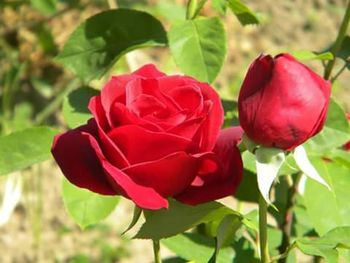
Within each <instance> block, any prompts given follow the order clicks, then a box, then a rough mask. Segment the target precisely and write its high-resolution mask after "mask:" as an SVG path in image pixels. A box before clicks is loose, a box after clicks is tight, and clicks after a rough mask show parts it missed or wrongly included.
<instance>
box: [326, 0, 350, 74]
mask: <svg viewBox="0 0 350 263" xmlns="http://www.w3.org/2000/svg"><path fill="white" fill-rule="evenodd" d="M349 22H350V0H349V2H348V6H347V8H346V11H345V14H344V18H343V21H342V23H341V25H340V28H339V31H338V36H337V38H336V40H335V43H334V45H333V47H332V49H331V52H332V54H333V56H334V58H333V59H332V60H330V61H328V63H327V65H326V68H325V71H324V78H325V79H330V77H331V73H332V70H333V67H334V64H335V60H336V55H337V53H338V51H339V49H340V48H341V45H342V43H343V40H344V38H345V36H346V32H347V30H348V26H349Z"/></svg>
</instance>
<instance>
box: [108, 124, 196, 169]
mask: <svg viewBox="0 0 350 263" xmlns="http://www.w3.org/2000/svg"><path fill="white" fill-rule="evenodd" d="M108 136H109V137H110V138H111V140H112V141H113V142H114V143H115V144H116V145H117V146H118V148H119V149H120V150H121V151H122V152H123V154H124V156H125V157H126V159H127V160H128V161H129V163H130V164H135V163H140V162H147V161H153V160H157V159H160V158H163V157H164V156H167V155H169V154H171V153H174V152H179V151H190V150H191V147H192V142H191V141H190V140H187V139H185V138H183V137H179V136H176V135H173V134H167V133H161V132H152V131H149V130H146V129H144V128H142V127H140V126H137V125H124V126H121V127H119V128H115V129H113V130H112V131H111V132H110V133H109V134H108Z"/></svg>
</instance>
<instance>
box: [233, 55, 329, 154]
mask: <svg viewBox="0 0 350 263" xmlns="http://www.w3.org/2000/svg"><path fill="white" fill-rule="evenodd" d="M329 99H330V82H329V81H326V80H324V79H323V78H322V77H320V76H319V75H317V74H316V73H315V72H313V71H312V70H311V69H309V68H308V67H306V66H305V65H303V64H301V63H300V62H298V61H297V60H296V59H295V58H293V57H292V56H291V55H289V54H280V55H277V56H275V57H274V58H272V57H271V56H270V55H266V56H265V55H261V56H260V57H258V58H257V59H256V60H255V61H254V62H253V63H252V65H251V66H250V68H249V70H248V73H247V75H246V77H245V79H244V82H243V85H242V88H241V90H240V94H239V98H238V107H239V121H240V125H241V126H242V128H243V130H244V131H245V133H246V135H247V136H248V137H249V138H250V139H251V140H253V141H254V142H255V143H257V144H261V145H264V146H267V147H276V148H281V149H283V150H292V149H294V148H295V147H297V146H298V145H300V144H302V143H303V142H305V141H306V140H307V139H309V138H310V137H312V136H314V135H316V134H317V133H318V132H319V131H320V130H321V129H322V127H323V125H324V122H325V120H326V114H327V110H328V104H329Z"/></svg>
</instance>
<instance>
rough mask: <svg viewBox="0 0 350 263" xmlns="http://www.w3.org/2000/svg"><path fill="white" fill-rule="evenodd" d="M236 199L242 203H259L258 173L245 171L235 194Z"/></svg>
mask: <svg viewBox="0 0 350 263" xmlns="http://www.w3.org/2000/svg"><path fill="white" fill-rule="evenodd" d="M246 152H247V151H246ZM243 163H244V159H243ZM254 165H255V164H254ZM235 198H237V199H238V200H240V201H246V202H254V203H257V202H258V201H259V190H258V180H257V178H256V173H253V172H250V171H248V170H246V169H244V171H243V178H242V181H241V183H240V184H239V187H238V189H237V192H236V193H235Z"/></svg>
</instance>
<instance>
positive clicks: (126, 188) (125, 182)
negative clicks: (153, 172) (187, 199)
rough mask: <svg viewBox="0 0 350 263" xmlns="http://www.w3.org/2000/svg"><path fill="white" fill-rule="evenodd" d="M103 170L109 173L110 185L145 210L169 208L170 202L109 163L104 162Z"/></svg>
mask: <svg viewBox="0 0 350 263" xmlns="http://www.w3.org/2000/svg"><path fill="white" fill-rule="evenodd" d="M102 165H103V168H104V169H105V170H106V172H108V174H109V178H110V183H111V184H112V185H113V186H114V188H115V189H120V191H121V192H122V193H123V195H124V196H126V197H127V198H129V199H131V200H132V201H133V202H135V204H136V205H137V206H139V207H141V208H143V209H151V210H158V209H161V208H168V205H169V204H168V201H167V200H166V199H165V198H164V197H162V196H161V195H160V194H159V193H158V192H156V191H155V190H154V189H153V188H151V187H147V186H142V185H139V184H137V183H135V181H134V180H133V179H131V178H130V177H129V176H128V175H126V174H125V173H124V172H122V171H121V170H119V169H117V168H116V167H114V166H113V165H111V164H110V163H109V162H107V161H105V160H103V161H102Z"/></svg>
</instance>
